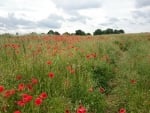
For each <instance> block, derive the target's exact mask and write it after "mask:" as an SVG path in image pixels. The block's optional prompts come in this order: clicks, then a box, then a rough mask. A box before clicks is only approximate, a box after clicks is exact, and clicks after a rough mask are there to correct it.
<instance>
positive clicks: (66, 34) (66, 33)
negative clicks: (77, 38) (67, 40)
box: [62, 32, 70, 36]
mask: <svg viewBox="0 0 150 113" xmlns="http://www.w3.org/2000/svg"><path fill="white" fill-rule="evenodd" d="M62 35H65V36H69V35H70V33H68V32H64V33H63V34H62Z"/></svg>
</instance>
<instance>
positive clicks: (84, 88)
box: [0, 33, 150, 113]
mask: <svg viewBox="0 0 150 113" xmlns="http://www.w3.org/2000/svg"><path fill="white" fill-rule="evenodd" d="M0 113H150V34H149V33H141V34H120V35H119V34H118V35H101V36H49V35H25V36H13V37H7V36H1V37H0Z"/></svg>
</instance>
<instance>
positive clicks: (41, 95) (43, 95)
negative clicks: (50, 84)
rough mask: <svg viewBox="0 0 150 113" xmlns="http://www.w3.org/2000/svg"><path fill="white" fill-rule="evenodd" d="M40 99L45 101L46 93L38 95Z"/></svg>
mask: <svg viewBox="0 0 150 113" xmlns="http://www.w3.org/2000/svg"><path fill="white" fill-rule="evenodd" d="M39 97H40V98H41V99H46V98H47V93H46V92H43V93H41V94H40V96H39Z"/></svg>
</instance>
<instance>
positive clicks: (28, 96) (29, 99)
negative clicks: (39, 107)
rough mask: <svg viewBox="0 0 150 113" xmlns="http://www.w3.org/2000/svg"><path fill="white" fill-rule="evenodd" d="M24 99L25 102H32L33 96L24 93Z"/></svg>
mask: <svg viewBox="0 0 150 113" xmlns="http://www.w3.org/2000/svg"><path fill="white" fill-rule="evenodd" d="M22 100H23V102H24V103H27V102H30V101H31V100H32V96H31V95H28V94H23V95H22Z"/></svg>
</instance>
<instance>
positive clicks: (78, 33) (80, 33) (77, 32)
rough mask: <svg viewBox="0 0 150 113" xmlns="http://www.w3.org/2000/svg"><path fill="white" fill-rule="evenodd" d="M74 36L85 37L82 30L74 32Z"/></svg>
mask: <svg viewBox="0 0 150 113" xmlns="http://www.w3.org/2000/svg"><path fill="white" fill-rule="evenodd" d="M75 35H86V34H85V32H84V31H82V30H76V31H75Z"/></svg>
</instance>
